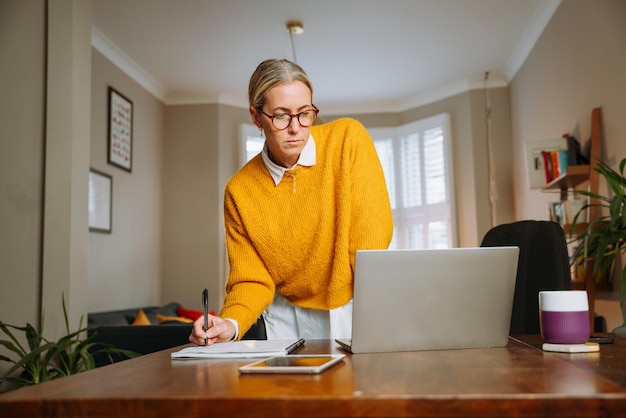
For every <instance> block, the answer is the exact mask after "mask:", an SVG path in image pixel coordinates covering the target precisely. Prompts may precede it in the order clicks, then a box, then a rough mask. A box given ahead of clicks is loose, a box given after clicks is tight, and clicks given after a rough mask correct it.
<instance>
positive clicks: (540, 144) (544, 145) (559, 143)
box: [524, 138, 567, 189]
mask: <svg viewBox="0 0 626 418" xmlns="http://www.w3.org/2000/svg"><path fill="white" fill-rule="evenodd" d="M524 147H525V148H526V171H527V174H528V185H529V187H530V188H531V189H539V188H541V187H543V186H545V184H546V173H545V167H544V163H543V156H542V154H541V151H545V150H566V149H567V140H566V139H565V138H560V139H552V140H546V141H528V142H526V143H525V144H524Z"/></svg>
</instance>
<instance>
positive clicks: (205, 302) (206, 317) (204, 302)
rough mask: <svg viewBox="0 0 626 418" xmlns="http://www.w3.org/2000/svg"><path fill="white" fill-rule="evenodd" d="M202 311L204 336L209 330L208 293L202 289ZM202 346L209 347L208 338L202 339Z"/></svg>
mask: <svg viewBox="0 0 626 418" xmlns="http://www.w3.org/2000/svg"><path fill="white" fill-rule="evenodd" d="M202 311H203V314H204V332H205V334H206V332H207V330H208V329H209V291H208V290H206V289H204V291H203V292H202ZM204 345H205V346H207V345H209V338H208V337H206V336H205V337H204Z"/></svg>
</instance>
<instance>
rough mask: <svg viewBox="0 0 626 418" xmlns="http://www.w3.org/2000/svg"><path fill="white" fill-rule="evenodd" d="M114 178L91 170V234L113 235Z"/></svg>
mask: <svg viewBox="0 0 626 418" xmlns="http://www.w3.org/2000/svg"><path fill="white" fill-rule="evenodd" d="M112 212H113V177H111V176H110V175H108V174H106V173H103V172H101V171H98V170H94V169H93V168H92V169H90V170H89V232H102V233H108V234H110V233H111V230H112Z"/></svg>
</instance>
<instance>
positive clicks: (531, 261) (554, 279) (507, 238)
mask: <svg viewBox="0 0 626 418" xmlns="http://www.w3.org/2000/svg"><path fill="white" fill-rule="evenodd" d="M480 245H481V247H502V246H509V245H513V246H518V247H519V249H520V253H519V263H518V265H517V280H516V282H515V298H514V300H513V312H512V316H511V327H510V329H509V333H510V334H539V332H540V329H539V300H538V296H539V291H541V290H567V289H571V288H572V279H571V275H570V269H569V255H568V252H567V241H566V238H565V233H564V232H563V228H562V227H561V225H559V224H558V223H556V222H550V221H518V222H513V223H509V224H503V225H498V226H495V227H493V228H491V229H490V230H489V231H488V232H487V233H486V234H485V236H484V238H483V241H482V243H481V244H480Z"/></svg>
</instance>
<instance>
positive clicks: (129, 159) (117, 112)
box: [108, 87, 133, 172]
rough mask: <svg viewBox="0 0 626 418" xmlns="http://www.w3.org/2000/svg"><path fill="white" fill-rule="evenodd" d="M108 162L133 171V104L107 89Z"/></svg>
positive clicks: (119, 94)
mask: <svg viewBox="0 0 626 418" xmlns="http://www.w3.org/2000/svg"><path fill="white" fill-rule="evenodd" d="M108 108H109V115H108V116H109V120H108V162H109V164H112V165H115V166H117V167H120V168H122V169H124V170H126V171H128V172H132V169H133V102H132V101H131V100H130V99H128V98H127V97H126V96H124V95H123V94H122V93H120V92H119V91H117V90H115V89H114V88H113V87H109V106H108Z"/></svg>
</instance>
